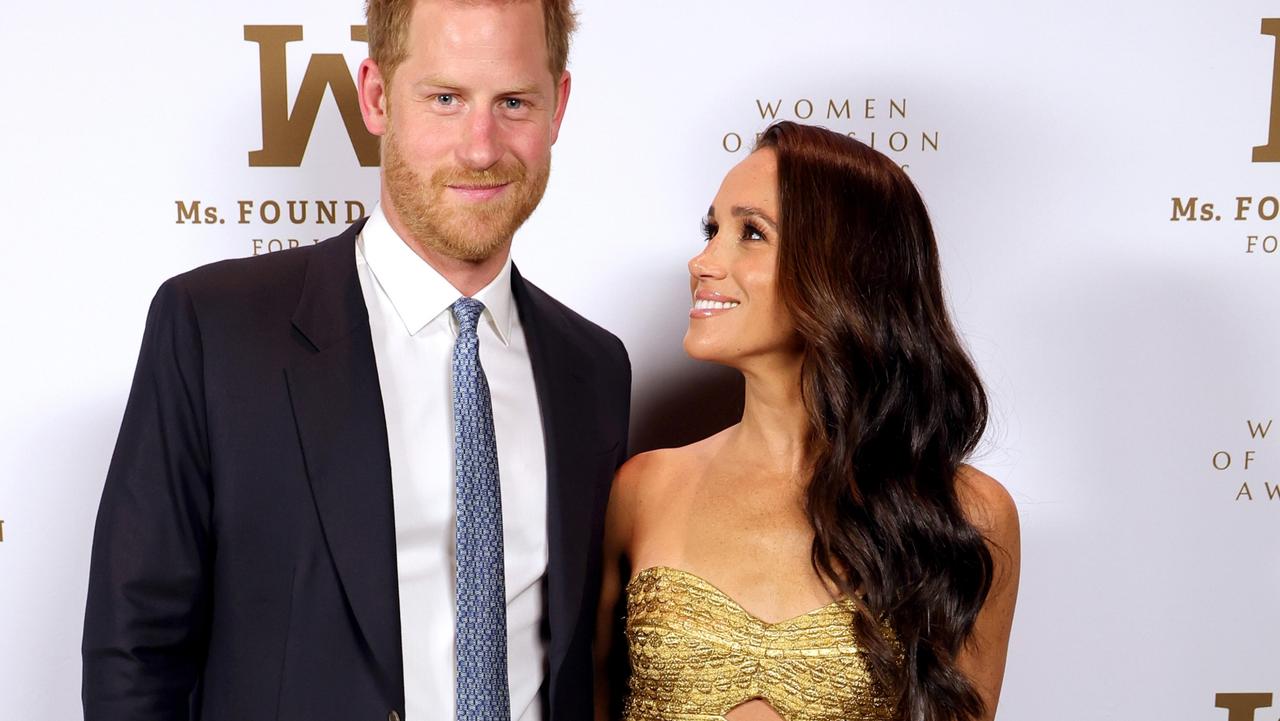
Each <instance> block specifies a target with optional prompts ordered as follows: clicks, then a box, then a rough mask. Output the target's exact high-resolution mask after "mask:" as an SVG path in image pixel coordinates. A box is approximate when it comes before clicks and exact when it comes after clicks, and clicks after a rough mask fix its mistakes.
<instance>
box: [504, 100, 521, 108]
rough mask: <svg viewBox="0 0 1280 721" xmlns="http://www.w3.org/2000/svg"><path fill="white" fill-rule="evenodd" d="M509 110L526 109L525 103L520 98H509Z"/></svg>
mask: <svg viewBox="0 0 1280 721" xmlns="http://www.w3.org/2000/svg"><path fill="white" fill-rule="evenodd" d="M506 102H507V110H519V109H520V108H522V107H524V101H523V100H520V99H519V98H507V101H506Z"/></svg>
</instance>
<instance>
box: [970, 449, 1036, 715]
mask: <svg viewBox="0 0 1280 721" xmlns="http://www.w3.org/2000/svg"><path fill="white" fill-rule="evenodd" d="M956 485H957V490H958V492H959V496H960V502H961V504H962V505H963V506H964V509H965V513H966V514H967V515H968V516H969V520H970V522H971V523H973V524H974V525H975V526H977V528H978V530H979V531H981V532H982V535H983V536H985V537H986V539H987V546H988V548H990V550H991V560H992V562H993V574H992V581H991V591H990V593H988V594H987V600H986V603H984V604H983V606H982V610H981V611H979V613H978V621H977V624H976V625H975V626H974V630H973V635H972V636H970V638H969V641H968V642H967V644H966V647H965V649H964V651H963V652H962V653H961V654H960V658H959V660H958V661H959V665H960V669H961V670H962V671H963V672H964V673H965V675H967V676H968V677H969V678H970V680H972V681H973V683H974V684H975V685H976V686H977V688H978V693H980V694H981V695H982V700H983V703H984V705H985V706H986V713H985V714H984V715H983V717H982V719H981V721H992V720H993V719H995V717H996V704H997V703H998V702H999V701H1000V686H1001V684H1002V683H1003V681H1004V665H1005V658H1006V656H1007V654H1008V650H1009V631H1010V629H1011V628H1012V626H1013V607H1014V604H1015V602H1016V601H1017V598H1018V575H1019V565H1020V563H1021V541H1020V537H1019V530H1018V509H1017V507H1016V506H1015V505H1014V503H1013V498H1011V497H1010V496H1009V492H1008V491H1006V490H1005V488H1004V486H1002V485H1000V483H999V482H998V481H996V480H995V479H994V478H992V477H991V476H988V475H987V474H985V473H983V472H982V471H979V470H977V469H976V468H972V467H970V466H964V467H962V468H961V470H960V473H959V474H958V476H957V484H956Z"/></svg>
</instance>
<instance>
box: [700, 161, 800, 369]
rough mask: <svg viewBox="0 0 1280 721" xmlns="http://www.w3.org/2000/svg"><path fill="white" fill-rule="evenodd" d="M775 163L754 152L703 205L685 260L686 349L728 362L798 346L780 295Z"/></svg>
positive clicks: (795, 349) (792, 350) (794, 350)
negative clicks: (696, 244) (689, 300)
mask: <svg viewBox="0 0 1280 721" xmlns="http://www.w3.org/2000/svg"><path fill="white" fill-rule="evenodd" d="M778 218H779V215H778V161H777V156H776V155H775V153H774V151H773V150H772V149H770V148H765V149H763V150H757V151H755V152H754V153H752V154H750V155H748V156H747V157H746V159H745V160H743V161H742V162H741V163H738V164H737V165H736V166H735V167H734V168H733V169H732V170H730V171H729V174H728V175H727V176H725V179H724V182H723V183H722V184H721V185H720V192H718V193H717V194H716V197H715V201H714V202H713V203H712V205H711V208H710V209H709V210H708V211H707V217H706V220H705V221H704V222H705V230H706V237H707V244H706V247H704V248H703V249H702V252H701V253H699V254H697V255H695V256H694V257H693V258H691V259H690V260H689V288H690V290H691V291H692V295H693V308H692V309H691V310H690V311H689V331H688V332H687V333H686V334H685V337H684V349H685V352H687V353H688V354H689V355H690V356H692V357H693V358H697V359H698V360H708V361H715V362H718V363H724V364H725V365H730V366H734V367H741V366H742V365H743V364H744V363H750V362H751V361H752V359H758V358H765V357H769V356H774V355H778V354H780V353H781V354H787V355H792V354H795V353H797V352H798V351H799V343H798V336H797V334H796V331H795V325H794V323H793V322H792V320H791V317H790V314H788V313H787V311H786V309H785V308H784V307H783V305H782V302H781V299H780V298H779V297H778V285H777V275H778V243H779V241H780V239H779V237H778Z"/></svg>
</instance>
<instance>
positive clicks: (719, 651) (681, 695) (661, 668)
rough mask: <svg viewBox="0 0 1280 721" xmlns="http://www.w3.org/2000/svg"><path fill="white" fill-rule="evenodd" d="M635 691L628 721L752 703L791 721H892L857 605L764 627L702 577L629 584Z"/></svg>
mask: <svg viewBox="0 0 1280 721" xmlns="http://www.w3.org/2000/svg"><path fill="white" fill-rule="evenodd" d="M626 601H627V619H626V634H627V640H628V646H629V654H630V658H631V688H630V693H629V694H628V696H627V699H626V701H625V704H624V711H623V719H625V721H723V719H724V715H725V714H727V713H729V712H730V711H731V710H732V709H733V708H734V707H736V706H739V705H741V704H743V703H746V702H747V701H750V700H753V699H763V700H765V701H767V702H768V703H769V705H771V706H772V707H773V709H774V711H776V712H777V713H778V714H779V715H780V716H781V717H782V718H783V719H784V720H785V721H888V720H889V719H892V718H893V705H892V702H891V701H890V700H888V699H886V698H885V697H884V694H883V693H881V692H880V690H879V687H878V685H877V684H875V683H873V681H872V680H871V676H870V673H869V672H868V670H867V665H866V658H865V654H864V652H863V651H862V649H861V648H860V646H859V644H858V641H857V639H856V638H855V637H854V634H853V628H852V623H853V617H852V614H853V612H854V610H853V603H852V602H851V601H849V600H847V599H842V600H839V601H834V602H832V603H830V604H827V605H826V606H823V607H822V608H817V609H814V610H812V611H810V612H808V613H805V614H801V615H799V616H796V617H795V618H790V619H787V620H785V621H781V622H779V623H765V622H764V621H761V620H760V619H758V618H756V617H755V616H753V615H751V614H750V613H747V611H746V610H744V609H743V608H742V607H741V606H739V605H738V604H737V603H736V602H734V600H733V599H732V598H729V596H727V595H726V594H725V593H724V592H722V591H721V590H720V589H718V588H716V587H715V586H713V585H711V584H710V583H708V582H707V581H705V580H703V579H702V578H700V577H699V576H695V575H694V574H692V573H688V572H686V571H681V570H678V569H675V568H669V567H666V566H655V567H652V568H646V569H644V570H642V571H640V572H639V573H637V574H636V575H635V577H634V578H632V579H631V582H630V583H628V584H627V587H626Z"/></svg>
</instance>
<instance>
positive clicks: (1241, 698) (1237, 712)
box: [1213, 693, 1271, 721]
mask: <svg viewBox="0 0 1280 721" xmlns="http://www.w3.org/2000/svg"><path fill="white" fill-rule="evenodd" d="M1213 705H1214V707H1215V708H1225V709H1227V721H1256V716H1255V714H1254V712H1255V711H1257V710H1258V709H1263V708H1271V694H1269V693H1220V694H1218V695H1216V696H1215V697H1214V700H1213Z"/></svg>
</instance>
